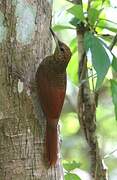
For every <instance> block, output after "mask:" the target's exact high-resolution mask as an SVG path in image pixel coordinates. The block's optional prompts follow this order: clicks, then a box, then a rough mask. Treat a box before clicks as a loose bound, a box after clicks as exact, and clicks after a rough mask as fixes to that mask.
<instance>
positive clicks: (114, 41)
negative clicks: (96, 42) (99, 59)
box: [109, 34, 117, 51]
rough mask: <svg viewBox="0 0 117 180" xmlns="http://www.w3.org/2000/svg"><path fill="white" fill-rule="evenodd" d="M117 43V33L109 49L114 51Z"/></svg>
mask: <svg viewBox="0 0 117 180" xmlns="http://www.w3.org/2000/svg"><path fill="white" fill-rule="evenodd" d="M116 43H117V34H116V35H115V36H114V38H113V40H112V43H111V44H110V46H109V49H110V50H111V51H112V49H113V48H114V46H115V44H116Z"/></svg>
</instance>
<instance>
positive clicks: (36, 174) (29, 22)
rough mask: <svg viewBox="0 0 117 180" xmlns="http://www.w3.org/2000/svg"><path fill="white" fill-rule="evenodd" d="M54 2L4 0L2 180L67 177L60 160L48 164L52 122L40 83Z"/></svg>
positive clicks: (0, 62) (0, 115)
mask: <svg viewBox="0 0 117 180" xmlns="http://www.w3.org/2000/svg"><path fill="white" fill-rule="evenodd" d="M16 2H17V3H16ZM51 6H52V5H51V4H50V3H49V1H47V0H35V1H34V0H22V1H21V0H17V1H13V0H0V16H1V21H0V23H1V24H0V25H1V26H0V27H2V31H4V36H3V37H0V67H1V68H0V179H1V180H11V179H13V180H18V179H19V180H28V179H30V180H31V179H41V180H43V179H44V180H46V179H51V180H53V179H54V180H55V179H56V180H60V179H63V172H62V167H61V165H60V161H59V160H58V162H57V165H56V167H54V168H51V169H47V167H46V166H45V163H44V159H43V157H44V140H45V126H46V120H45V117H44V115H43V113H42V111H41V108H40V105H39V100H38V98H37V94H36V86H35V73H36V70H37V67H38V65H39V63H40V62H41V61H42V60H43V58H44V57H45V56H47V55H50V54H51V39H50V32H49V26H50V20H51V14H52V9H51ZM21 7H22V8H23V10H22V11H21ZM31 28H32V29H31ZM30 29H31V30H30ZM2 31H1V32H2ZM22 32H23V33H22ZM19 79H20V80H19ZM21 81H23V84H22V83H21ZM22 88H23V91H22ZM29 89H30V93H29Z"/></svg>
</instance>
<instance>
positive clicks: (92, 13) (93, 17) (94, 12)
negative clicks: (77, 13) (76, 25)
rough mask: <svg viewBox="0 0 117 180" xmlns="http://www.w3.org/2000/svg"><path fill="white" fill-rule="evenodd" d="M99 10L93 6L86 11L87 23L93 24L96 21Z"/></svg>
mask: <svg viewBox="0 0 117 180" xmlns="http://www.w3.org/2000/svg"><path fill="white" fill-rule="evenodd" d="M100 12H101V11H98V10H97V9H95V8H90V9H89V11H88V20H89V23H90V24H91V25H94V24H95V22H96V21H97V19H98V17H99V14H100Z"/></svg>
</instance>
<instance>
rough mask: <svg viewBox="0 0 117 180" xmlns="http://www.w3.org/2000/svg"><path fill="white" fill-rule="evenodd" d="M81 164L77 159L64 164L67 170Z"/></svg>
mask: <svg viewBox="0 0 117 180" xmlns="http://www.w3.org/2000/svg"><path fill="white" fill-rule="evenodd" d="M80 166H81V164H80V163H77V162H76V161H73V162H68V163H64V164H63V167H64V169H66V170H67V171H72V170H74V169H76V168H79V167H80Z"/></svg>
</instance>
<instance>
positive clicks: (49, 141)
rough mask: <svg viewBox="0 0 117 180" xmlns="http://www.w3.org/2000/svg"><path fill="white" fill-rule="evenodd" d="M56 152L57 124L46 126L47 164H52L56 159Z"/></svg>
mask: <svg viewBox="0 0 117 180" xmlns="http://www.w3.org/2000/svg"><path fill="white" fill-rule="evenodd" d="M57 154H58V134H57V126H51V125H49V124H48V123H47V126H46V156H47V160H48V162H49V166H54V165H55V164H56V161H57Z"/></svg>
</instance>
